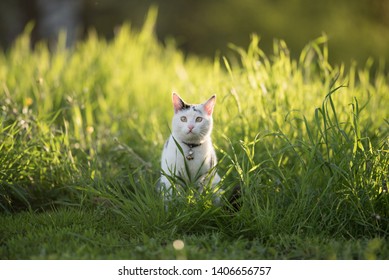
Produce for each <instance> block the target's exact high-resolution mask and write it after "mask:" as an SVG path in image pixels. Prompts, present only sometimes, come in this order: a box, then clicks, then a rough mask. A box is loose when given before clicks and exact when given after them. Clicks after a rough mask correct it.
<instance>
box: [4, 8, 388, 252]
mask: <svg viewBox="0 0 389 280" xmlns="http://www.w3.org/2000/svg"><path fill="white" fill-rule="evenodd" d="M155 16H156V13H155V11H154V10H151V11H150V13H149V16H148V17H147V20H146V21H145V24H144V27H143V29H142V30H140V31H134V30H132V29H131V27H130V26H129V25H125V26H123V27H121V28H120V30H119V31H118V32H117V34H116V36H115V38H114V40H113V41H110V42H107V41H105V40H103V39H101V38H98V37H97V36H96V35H95V34H94V33H93V32H91V34H90V36H89V38H88V39H87V40H86V41H85V42H80V43H79V44H78V45H77V46H76V47H75V48H74V49H72V50H69V49H66V48H64V47H63V46H64V43H63V42H64V40H63V38H62V37H60V40H59V44H58V46H57V49H56V50H54V51H53V52H49V50H48V49H47V47H46V46H45V44H43V43H42V44H40V45H38V46H37V47H36V48H35V49H34V50H31V48H30V41H29V32H28V30H27V31H26V34H24V35H23V36H21V37H20V38H19V39H18V41H17V42H16V43H15V45H14V47H13V48H12V49H11V50H10V51H8V52H7V53H0V65H1V67H0V84H1V87H2V88H1V91H0V105H1V115H0V120H1V122H0V166H1V169H0V209H1V213H0V257H1V258H2V259H106V258H107V259H121V258H123V259H138V258H139V259H175V258H178V259H181V258H188V259H208V258H210V259H218V258H220V259H244V258H252V259H256V258H268V259H333V258H338V259H375V258H378V259H387V258H389V248H388V245H387V244H388V242H387V241H388V238H387V236H388V233H389V196H388V189H387V182H388V164H389V156H388V144H389V142H388V141H389V140H388V135H389V133H388V132H389V129H388V128H389V127H388V115H387V108H388V107H389V106H388V105H389V94H388V93H389V84H388V80H387V79H388V76H387V74H385V73H384V72H383V71H381V70H378V72H375V73H372V71H371V70H370V69H371V68H370V66H371V64H369V63H370V62H368V63H367V65H366V66H364V67H357V66H353V67H351V68H350V69H345V67H343V66H342V65H340V66H332V65H330V64H329V63H328V56H329V54H328V49H327V46H326V38H324V37H323V38H318V39H316V40H314V41H312V42H311V43H309V44H308V45H307V46H306V47H305V48H304V49H303V50H302V51H301V54H300V58H299V59H298V60H293V59H291V58H290V56H289V51H288V48H287V46H286V44H285V43H284V42H282V41H278V42H275V43H274V51H273V53H272V54H271V55H266V54H265V53H263V51H262V50H261V49H260V47H259V45H260V42H259V38H258V37H257V36H255V35H253V36H252V40H251V44H250V45H249V46H248V48H247V49H243V48H240V47H237V46H232V45H231V48H232V49H234V50H235V53H236V56H235V57H228V58H226V57H222V56H221V57H216V58H215V59H214V60H213V61H210V60H207V59H203V58H198V57H196V56H188V57H185V56H184V55H183V54H182V53H181V52H180V51H178V50H177V49H176V48H175V46H174V44H173V43H172V42H166V43H165V44H161V43H158V42H157V40H156V38H155V37H154V35H153V28H154V23H155ZM173 91H177V92H178V93H180V94H181V96H183V97H184V98H185V99H186V100H189V101H191V102H200V101H202V100H205V99H206V98H208V97H209V96H210V95H211V94H213V93H216V94H217V104H216V107H215V112H214V132H213V142H214V143H215V148H216V150H217V154H218V157H219V166H218V168H219V174H221V175H222V177H223V179H222V186H223V188H224V189H225V190H226V194H227V196H228V195H229V194H230V193H231V191H232V189H233V188H234V187H235V186H237V185H239V186H240V187H241V190H242V193H241V198H240V200H239V204H240V205H241V206H240V208H239V209H238V210H236V209H234V207H233V205H230V204H229V203H228V202H227V201H226V202H225V203H224V207H219V208H218V207H214V206H212V203H210V199H209V197H207V196H205V197H201V198H199V199H198V200H197V201H196V202H195V203H193V200H184V201H182V200H180V199H179V198H177V199H174V200H173V201H172V202H171V204H172V205H171V206H170V207H169V211H165V210H164V209H165V208H164V205H163V200H162V199H161V197H159V195H158V194H157V193H156V191H155V186H156V184H157V181H158V178H159V174H160V173H159V164H160V163H159V160H160V154H161V150H162V147H163V144H164V141H165V139H166V138H167V137H168V135H169V133H170V132H169V131H170V130H169V126H170V121H171V117H172V114H173V112H172V111H173V110H172V105H171V93H172V92H173ZM188 201H189V202H188ZM177 239H182V240H183V241H184V242H185V247H184V250H175V249H174V248H173V246H172V242H173V241H174V240H177Z"/></svg>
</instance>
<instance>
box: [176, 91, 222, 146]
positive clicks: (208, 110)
mask: <svg viewBox="0 0 389 280" xmlns="http://www.w3.org/2000/svg"><path fill="white" fill-rule="evenodd" d="M215 102H216V96H215V95H213V96H212V97H211V98H210V99H208V100H207V101H206V102H204V103H202V104H187V103H186V102H185V101H183V100H182V99H181V98H180V97H179V96H178V95H177V94H176V93H173V107H174V116H173V124H172V133H173V136H174V137H175V138H176V139H179V140H181V141H183V142H187V143H193V144H199V143H202V142H203V141H204V139H205V138H206V137H208V136H209V135H210V134H211V132H212V126H213V120H212V112H213V107H214V106H215Z"/></svg>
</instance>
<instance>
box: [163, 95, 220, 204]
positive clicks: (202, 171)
mask: <svg viewBox="0 0 389 280" xmlns="http://www.w3.org/2000/svg"><path fill="white" fill-rule="evenodd" d="M214 104H215V96H213V97H211V98H210V99H209V100H208V101H207V102H205V103H203V104H198V105H187V104H185V102H184V101H182V99H181V98H180V97H179V96H178V95H176V94H173V105H174V109H175V114H174V116H173V120H172V134H171V135H170V137H169V138H168V140H167V141H166V143H165V146H164V149H163V152H162V158H161V169H162V175H161V180H160V191H161V192H162V193H163V196H164V198H165V200H170V198H171V195H172V184H171V181H170V180H169V178H170V179H171V180H173V181H176V180H177V178H180V179H182V180H180V179H179V180H178V181H177V183H178V184H177V183H176V182H174V183H175V184H174V185H173V186H175V187H177V185H181V186H183V187H185V184H186V185H195V186H197V188H198V192H199V193H201V192H202V190H203V187H204V185H206V184H208V183H209V180H211V181H212V182H211V184H212V187H214V188H215V186H216V184H217V183H219V182H220V176H219V175H218V174H217V173H216V170H215V166H216V163H217V159H216V153H215V150H214V148H213V146H212V141H211V133H212V128H213V120H212V112H213V106H214ZM183 117H184V118H185V119H184V121H183V120H182V118H183ZM198 118H201V121H196V119H197V120H199V119H198ZM185 143H190V144H196V145H198V144H200V145H198V146H195V147H192V148H190V147H189V146H188V145H187V144H185ZM179 147H181V149H182V152H181V151H180V148H179ZM190 150H192V151H193V159H192V160H188V159H187V158H186V156H187V155H188V154H189V152H190ZM185 165H186V166H185ZM187 171H189V172H187ZM188 173H189V174H188ZM165 174H166V176H165ZM168 177H169V178H168ZM183 181H184V182H183ZM216 200H217V201H218V199H216Z"/></svg>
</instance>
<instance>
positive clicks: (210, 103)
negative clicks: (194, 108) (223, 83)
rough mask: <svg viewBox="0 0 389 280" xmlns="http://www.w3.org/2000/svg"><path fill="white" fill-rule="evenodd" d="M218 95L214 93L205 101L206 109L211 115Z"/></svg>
mask: <svg viewBox="0 0 389 280" xmlns="http://www.w3.org/2000/svg"><path fill="white" fill-rule="evenodd" d="M215 102H216V95H213V96H212V97H211V98H210V99H208V101H207V102H205V103H204V111H205V112H206V113H207V114H208V115H209V116H211V115H212V112H213V107H214V106H215Z"/></svg>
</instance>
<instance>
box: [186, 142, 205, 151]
mask: <svg viewBox="0 0 389 280" xmlns="http://www.w3.org/2000/svg"><path fill="white" fill-rule="evenodd" d="M182 143H184V144H185V145H187V146H188V147H189V148H190V149H192V148H196V147H198V146H201V145H202V143H186V142H184V141H182Z"/></svg>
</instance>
